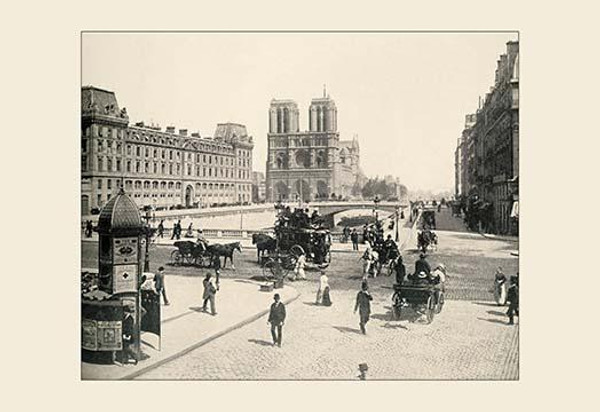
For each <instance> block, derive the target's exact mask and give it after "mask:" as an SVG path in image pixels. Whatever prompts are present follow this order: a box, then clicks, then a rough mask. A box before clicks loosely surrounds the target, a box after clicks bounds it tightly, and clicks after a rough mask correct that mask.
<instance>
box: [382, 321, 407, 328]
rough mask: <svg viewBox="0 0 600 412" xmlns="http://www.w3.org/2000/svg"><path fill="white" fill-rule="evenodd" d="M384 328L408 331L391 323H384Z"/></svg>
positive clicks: (398, 324)
mask: <svg viewBox="0 0 600 412" xmlns="http://www.w3.org/2000/svg"><path fill="white" fill-rule="evenodd" d="M382 327H384V328H386V329H405V330H408V328H407V327H406V326H404V325H401V324H400V323H391V322H386V323H384V324H383V326H382Z"/></svg>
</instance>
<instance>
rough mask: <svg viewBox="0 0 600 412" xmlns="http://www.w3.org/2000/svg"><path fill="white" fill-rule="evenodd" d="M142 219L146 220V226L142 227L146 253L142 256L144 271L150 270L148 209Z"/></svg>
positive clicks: (149, 215)
mask: <svg viewBox="0 0 600 412" xmlns="http://www.w3.org/2000/svg"><path fill="white" fill-rule="evenodd" d="M144 219H145V220H146V226H145V227H144V234H145V236H146V253H145V256H144V272H150V250H149V246H150V236H151V232H152V229H151V228H150V219H152V215H151V213H150V210H149V209H148V210H146V214H145V215H144Z"/></svg>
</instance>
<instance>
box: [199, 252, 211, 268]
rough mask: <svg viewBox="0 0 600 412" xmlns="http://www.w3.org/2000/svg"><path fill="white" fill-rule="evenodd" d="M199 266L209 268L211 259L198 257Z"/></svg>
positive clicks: (204, 256)
mask: <svg viewBox="0 0 600 412" xmlns="http://www.w3.org/2000/svg"><path fill="white" fill-rule="evenodd" d="M200 266H202V267H205V268H209V267H211V266H212V257H211V256H207V255H202V256H200Z"/></svg>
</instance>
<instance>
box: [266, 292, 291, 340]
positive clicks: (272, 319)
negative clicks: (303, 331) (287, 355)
mask: <svg viewBox="0 0 600 412" xmlns="http://www.w3.org/2000/svg"><path fill="white" fill-rule="evenodd" d="M273 299H274V300H275V302H274V303H273V304H272V305H271V311H270V312H269V320H268V321H267V323H270V324H271V336H272V337H273V346H275V345H277V346H279V347H281V336H282V335H281V334H282V328H283V323H284V322H285V315H286V313H285V305H284V304H283V303H281V297H280V296H279V293H276V294H275V296H273Z"/></svg>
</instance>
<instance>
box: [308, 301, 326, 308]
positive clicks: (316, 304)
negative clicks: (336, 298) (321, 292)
mask: <svg viewBox="0 0 600 412" xmlns="http://www.w3.org/2000/svg"><path fill="white" fill-rule="evenodd" d="M302 303H304V304H305V305H306V306H323V305H319V304H318V303H315V302H302ZM324 307H326V306H324Z"/></svg>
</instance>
